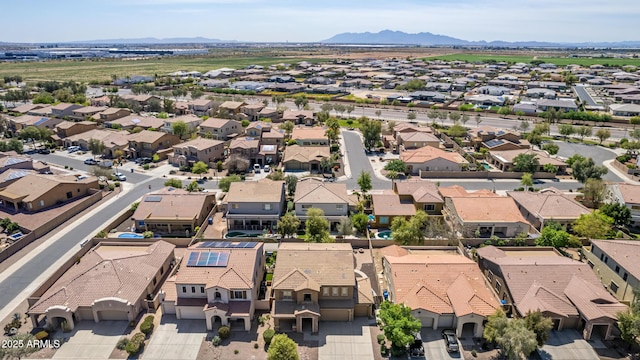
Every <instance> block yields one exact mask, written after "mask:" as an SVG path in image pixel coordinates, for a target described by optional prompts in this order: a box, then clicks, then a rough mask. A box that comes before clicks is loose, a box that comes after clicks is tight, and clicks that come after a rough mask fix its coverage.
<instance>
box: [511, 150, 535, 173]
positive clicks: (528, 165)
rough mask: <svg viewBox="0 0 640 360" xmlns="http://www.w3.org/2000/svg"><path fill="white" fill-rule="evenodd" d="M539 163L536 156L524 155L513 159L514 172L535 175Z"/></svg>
mask: <svg viewBox="0 0 640 360" xmlns="http://www.w3.org/2000/svg"><path fill="white" fill-rule="evenodd" d="M538 165H539V161H538V156H537V155H536V154H528V153H522V154H518V155H517V156H516V157H515V158H513V170H515V171H518V172H528V173H534V172H536V170H537V169H538Z"/></svg>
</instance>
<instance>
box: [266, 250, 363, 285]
mask: <svg viewBox="0 0 640 360" xmlns="http://www.w3.org/2000/svg"><path fill="white" fill-rule="evenodd" d="M353 270H354V259H353V248H352V247H351V245H350V244H338V243H282V244H280V247H279V248H278V259H277V261H276V267H275V270H274V272H273V288H274V289H296V288H300V287H301V286H314V287H315V286H318V289H319V287H320V286H341V285H344V286H355V285H356V278H355V272H354V271H353Z"/></svg>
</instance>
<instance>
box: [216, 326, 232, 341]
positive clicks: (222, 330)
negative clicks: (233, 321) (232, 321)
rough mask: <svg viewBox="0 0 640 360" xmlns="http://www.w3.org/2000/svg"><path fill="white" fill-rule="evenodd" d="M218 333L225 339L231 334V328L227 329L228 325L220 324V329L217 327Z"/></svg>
mask: <svg viewBox="0 0 640 360" xmlns="http://www.w3.org/2000/svg"><path fill="white" fill-rule="evenodd" d="M218 335H220V337H221V338H223V339H226V338H228V337H229V335H231V329H229V327H228V326H220V329H218Z"/></svg>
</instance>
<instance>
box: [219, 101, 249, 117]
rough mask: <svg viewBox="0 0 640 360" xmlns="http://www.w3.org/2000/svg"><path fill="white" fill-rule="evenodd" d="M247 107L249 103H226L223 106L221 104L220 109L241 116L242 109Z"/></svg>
mask: <svg viewBox="0 0 640 360" xmlns="http://www.w3.org/2000/svg"><path fill="white" fill-rule="evenodd" d="M245 105H247V103H245V102H243V101H225V102H223V103H222V104H220V107H219V109H220V110H222V111H227V112H229V114H233V115H236V114H239V113H240V111H241V109H242V107H243V106H245Z"/></svg>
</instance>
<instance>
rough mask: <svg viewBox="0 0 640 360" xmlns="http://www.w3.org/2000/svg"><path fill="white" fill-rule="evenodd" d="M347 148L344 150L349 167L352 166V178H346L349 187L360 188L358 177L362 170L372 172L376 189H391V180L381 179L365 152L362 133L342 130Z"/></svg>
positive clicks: (372, 183) (372, 182)
mask: <svg viewBox="0 0 640 360" xmlns="http://www.w3.org/2000/svg"><path fill="white" fill-rule="evenodd" d="M342 136H343V138H344V143H345V146H346V149H344V152H345V154H346V156H347V157H348V158H349V167H350V168H351V179H348V180H346V181H345V182H346V183H347V188H348V189H359V188H360V187H359V186H358V177H359V176H360V173H361V172H363V171H364V172H366V173H369V174H371V185H373V188H374V189H377V190H379V189H391V181H386V180H382V179H379V178H377V177H376V176H375V174H374V172H373V167H371V162H370V161H369V158H368V156H367V154H365V152H364V144H363V143H362V139H361V138H360V135H358V133H357V132H355V131H342Z"/></svg>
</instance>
